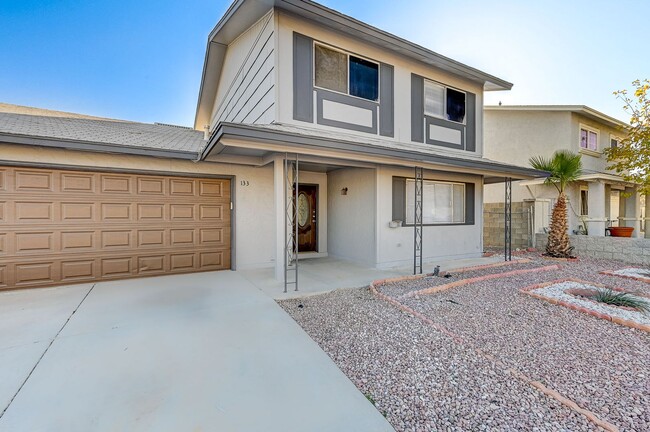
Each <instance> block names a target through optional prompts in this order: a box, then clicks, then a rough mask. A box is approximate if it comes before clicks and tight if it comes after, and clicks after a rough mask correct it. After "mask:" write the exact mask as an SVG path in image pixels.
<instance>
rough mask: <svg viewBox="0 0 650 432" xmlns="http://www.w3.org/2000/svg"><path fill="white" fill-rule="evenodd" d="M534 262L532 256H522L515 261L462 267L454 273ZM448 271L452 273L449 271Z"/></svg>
mask: <svg viewBox="0 0 650 432" xmlns="http://www.w3.org/2000/svg"><path fill="white" fill-rule="evenodd" d="M531 262H533V260H531V259H530V258H521V259H517V260H515V261H502V262H498V263H492V264H482V265H477V266H472V267H461V268H459V269H456V270H453V272H454V273H464V272H468V271H474V270H484V269H488V268H495V267H504V266H511V265H514V264H528V263H531ZM448 273H451V271H449V272H448Z"/></svg>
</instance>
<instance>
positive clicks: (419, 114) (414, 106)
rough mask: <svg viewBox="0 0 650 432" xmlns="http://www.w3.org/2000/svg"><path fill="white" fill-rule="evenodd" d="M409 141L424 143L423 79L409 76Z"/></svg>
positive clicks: (417, 76) (413, 75) (414, 75)
mask: <svg viewBox="0 0 650 432" xmlns="http://www.w3.org/2000/svg"><path fill="white" fill-rule="evenodd" d="M411 141H415V142H420V143H421V142H424V78H423V77H421V76H419V75H416V74H411Z"/></svg>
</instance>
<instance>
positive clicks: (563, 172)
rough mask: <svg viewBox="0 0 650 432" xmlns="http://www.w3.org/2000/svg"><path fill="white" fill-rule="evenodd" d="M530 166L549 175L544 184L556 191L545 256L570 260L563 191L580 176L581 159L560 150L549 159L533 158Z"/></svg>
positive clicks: (576, 155) (570, 249) (565, 204)
mask: <svg viewBox="0 0 650 432" xmlns="http://www.w3.org/2000/svg"><path fill="white" fill-rule="evenodd" d="M529 162H530V165H531V166H532V167H533V168H535V169H538V170H541V171H547V172H548V173H549V174H550V175H549V176H548V177H547V178H546V180H545V184H549V185H553V186H555V188H556V189H557V191H558V194H559V196H558V199H557V201H556V202H555V206H554V207H553V213H552V214H551V225H550V230H549V235H548V243H547V244H546V254H547V255H549V256H552V257H555V258H570V257H571V251H572V250H573V248H572V247H571V244H570V243H569V221H568V219H567V199H566V194H565V193H564V191H565V190H566V188H567V186H568V185H569V183H571V182H574V181H576V180H578V177H580V175H581V174H582V159H581V157H580V155H579V154H576V153H573V152H570V151H567V150H560V151H557V152H555V153H554V154H553V156H552V157H551V158H550V159H549V158H545V157H542V156H535V157H532V158H530V161H529Z"/></svg>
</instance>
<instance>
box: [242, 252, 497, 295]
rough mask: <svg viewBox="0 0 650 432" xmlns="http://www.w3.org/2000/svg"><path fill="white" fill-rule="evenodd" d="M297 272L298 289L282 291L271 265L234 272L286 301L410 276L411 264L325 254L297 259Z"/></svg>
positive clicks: (448, 267) (464, 262)
mask: <svg viewBox="0 0 650 432" xmlns="http://www.w3.org/2000/svg"><path fill="white" fill-rule="evenodd" d="M501 261H503V256H502V255H495V256H491V257H480V258H466V259H458V260H445V261H440V262H437V263H431V264H429V265H425V267H424V270H423V271H424V272H425V273H430V272H432V271H433V268H434V267H435V266H436V265H439V266H440V270H441V271H449V272H453V270H454V269H458V268H461V267H473V266H479V265H486V264H492V263H496V262H501ZM299 272H300V273H299V278H300V279H299V281H300V285H299V290H298V291H295V290H293V289H290V290H287V292H286V293H285V292H284V282H282V281H281V280H278V279H276V277H275V274H274V269H272V268H263V269H248V270H238V271H237V273H239V274H240V275H242V276H243V277H244V278H245V279H246V280H248V281H249V282H250V283H251V284H253V285H254V286H256V287H257V288H258V289H259V290H261V291H263V292H264V293H266V294H267V295H269V296H270V297H272V298H274V299H276V300H286V299H291V298H299V297H308V296H312V295H318V294H323V293H326V292H330V291H335V290H337V289H343V288H358V287H364V286H368V285H370V283H371V282H372V281H374V280H377V279H387V278H393V277H399V276H407V275H411V274H413V267H412V266H408V267H399V268H393V269H377V268H374V267H371V266H364V265H362V264H358V263H354V262H351V261H346V260H343V259H338V258H332V257H325V258H306V259H302V260H299Z"/></svg>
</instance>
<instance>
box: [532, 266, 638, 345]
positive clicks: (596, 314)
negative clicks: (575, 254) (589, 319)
mask: <svg viewBox="0 0 650 432" xmlns="http://www.w3.org/2000/svg"><path fill="white" fill-rule="evenodd" d="M563 282H576V283H581V284H585V285H591V286H595V287H598V288H608V287H607V286H605V285H603V284H599V283H596V282H589V281H585V280H580V279H575V278H567V279H557V280H554V281H551V282H544V283H541V284H535V285H529V286H527V287H524V288H521V289H520V290H519V291H521V292H522V293H524V294H527V295H529V296H531V297H534V298H536V299H539V300H544V301H546V302H548V303H552V304H555V305H560V306H564V307H566V308H569V309H573V310H575V311H579V312H582V313H586V314H588V315H591V316H594V317H596V318H600V319H604V320H607V321H611V322H613V323H616V324H619V325H622V326H625V327H629V328H633V329H637V330H641V331H645V332H648V333H650V325H645V324H639V323H637V322H634V321H629V320H625V319H622V318H619V317H616V316H611V315H609V314H605V313H602V312H597V311H595V310H593V309H589V308H587V307H584V306H578V305H576V304H573V303H569V302H565V301H563V300H558V299H554V298H552V297H546V296H544V295H541V294H537V293H534V292H532V291H533V290H536V289H539V288H545V287H547V286H551V285H555V284H558V283H563ZM612 289H613V290H614V291H619V292H625V290H623V289H621V288H612Z"/></svg>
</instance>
